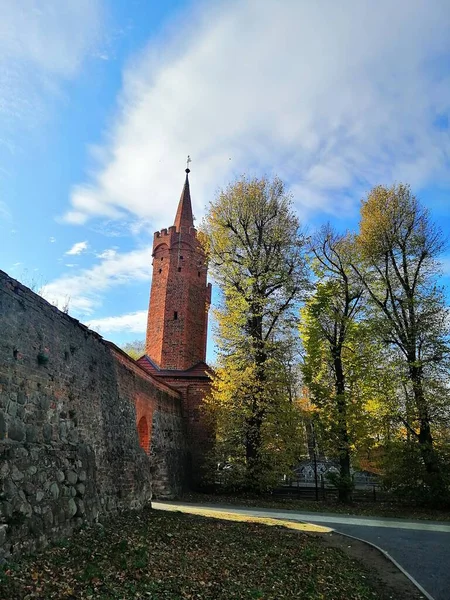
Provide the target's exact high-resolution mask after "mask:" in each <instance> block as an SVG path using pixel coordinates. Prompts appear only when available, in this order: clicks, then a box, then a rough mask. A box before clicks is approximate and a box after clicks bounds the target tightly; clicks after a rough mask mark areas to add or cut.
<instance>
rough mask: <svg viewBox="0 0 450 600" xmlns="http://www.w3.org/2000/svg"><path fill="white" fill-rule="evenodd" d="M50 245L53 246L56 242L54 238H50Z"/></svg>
mask: <svg viewBox="0 0 450 600" xmlns="http://www.w3.org/2000/svg"><path fill="white" fill-rule="evenodd" d="M48 241H49V242H50V244H54V243H55V242H56V238H55V237H53V236H52V237H50V238H49V240H48Z"/></svg>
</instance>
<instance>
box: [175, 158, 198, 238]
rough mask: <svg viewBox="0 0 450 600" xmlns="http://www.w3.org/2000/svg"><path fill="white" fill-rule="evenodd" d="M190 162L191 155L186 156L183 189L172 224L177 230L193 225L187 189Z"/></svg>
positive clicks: (188, 190) (189, 196)
mask: <svg viewBox="0 0 450 600" xmlns="http://www.w3.org/2000/svg"><path fill="white" fill-rule="evenodd" d="M190 162H191V157H190V156H188V157H187V163H186V165H187V166H186V169H185V173H186V180H185V182H184V186H183V191H182V192H181V197H180V202H179V203H178V210H177V214H176V217H175V221H174V225H175V227H176V228H177V231H181V227H187V228H188V229H189V228H190V227H194V217H193V215H192V203H191V192H190V189H189V173H190V172H191V170H190V168H189V163H190Z"/></svg>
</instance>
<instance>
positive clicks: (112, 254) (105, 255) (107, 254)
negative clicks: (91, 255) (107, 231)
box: [95, 248, 117, 258]
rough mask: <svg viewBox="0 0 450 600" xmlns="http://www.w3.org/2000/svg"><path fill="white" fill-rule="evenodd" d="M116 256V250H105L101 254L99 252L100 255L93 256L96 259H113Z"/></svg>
mask: <svg viewBox="0 0 450 600" xmlns="http://www.w3.org/2000/svg"><path fill="white" fill-rule="evenodd" d="M116 255H117V249H116V248H107V249H106V250H103V252H100V254H96V255H95V256H96V257H97V258H114V257H115V256H116Z"/></svg>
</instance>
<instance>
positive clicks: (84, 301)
mask: <svg viewBox="0 0 450 600" xmlns="http://www.w3.org/2000/svg"><path fill="white" fill-rule="evenodd" d="M151 265H152V250H151V248H150V247H148V248H143V249H139V250H133V251H132V252H128V253H123V254H115V255H114V256H110V257H109V258H104V259H103V260H101V261H100V262H99V263H98V264H96V265H94V266H93V267H91V268H90V269H82V270H81V271H80V272H79V273H75V274H73V275H72V274H70V275H63V276H62V277H59V278H58V279H56V280H55V281H52V282H50V283H48V284H47V285H45V286H44V287H43V289H42V291H41V295H42V296H44V298H46V299H47V300H48V301H49V302H52V303H54V304H56V305H57V306H62V305H63V304H64V303H65V302H67V299H69V307H70V314H73V315H76V316H78V317H80V318H81V317H85V316H86V315H91V314H92V313H93V311H94V309H96V308H98V307H99V306H101V303H102V293H104V292H106V291H107V290H109V289H111V288H113V287H116V286H120V285H125V284H127V283H130V282H136V281H148V282H149V283H150V277H151V270H152V266H151Z"/></svg>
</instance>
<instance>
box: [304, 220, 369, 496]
mask: <svg viewBox="0 0 450 600" xmlns="http://www.w3.org/2000/svg"><path fill="white" fill-rule="evenodd" d="M351 249H352V243H351V240H350V238H349V236H343V235H339V234H337V233H335V232H334V231H333V230H332V229H331V227H330V226H325V227H323V228H322V229H321V230H320V232H319V233H318V234H317V235H316V236H315V238H314V239H313V240H312V244H311V250H312V253H313V256H314V262H313V266H314V271H315V274H316V276H317V278H318V283H317V286H316V291H315V294H314V295H313V296H312V298H311V299H310V300H309V302H308V303H307V305H306V307H305V309H304V311H303V324H302V327H301V331H302V333H303V342H304V347H305V350H306V356H305V362H304V365H303V373H304V377H305V383H306V384H307V385H308V386H309V388H310V391H311V393H312V399H313V401H314V402H315V403H316V404H317V405H318V406H319V407H320V406H322V407H324V406H328V408H330V405H331V406H332V414H333V421H334V423H333V434H334V435H333V438H334V439H333V441H334V443H335V445H336V446H337V448H336V450H337V455H338V457H339V465H340V477H339V480H338V491H339V500H340V501H342V502H348V501H349V499H350V491H351V477H350V445H351V435H350V431H349V429H350V420H351V416H350V414H349V413H350V412H351V410H352V402H353V404H354V400H355V398H352V397H351V395H350V392H349V386H350V381H349V379H350V377H347V373H346V370H347V366H348V365H349V360H348V359H347V360H346V358H345V354H346V353H347V354H348V353H350V354H351V353H354V352H355V351H356V348H355V347H353V348H352V347H351V346H352V344H353V346H354V345H355V344H356V341H357V340H356V336H355V333H356V330H357V328H356V323H357V318H358V315H359V313H360V311H361V309H362V297H363V287H362V285H361V283H360V282H359V281H358V280H357V278H356V277H355V274H354V272H353V270H352V268H351V266H350V262H349V259H350V254H351ZM351 362H352V364H353V366H354V363H355V360H353V361H351ZM323 375H325V377H323ZM329 383H331V384H332V389H329V386H328V384H329ZM324 384H325V389H324ZM325 413H327V411H325Z"/></svg>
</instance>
